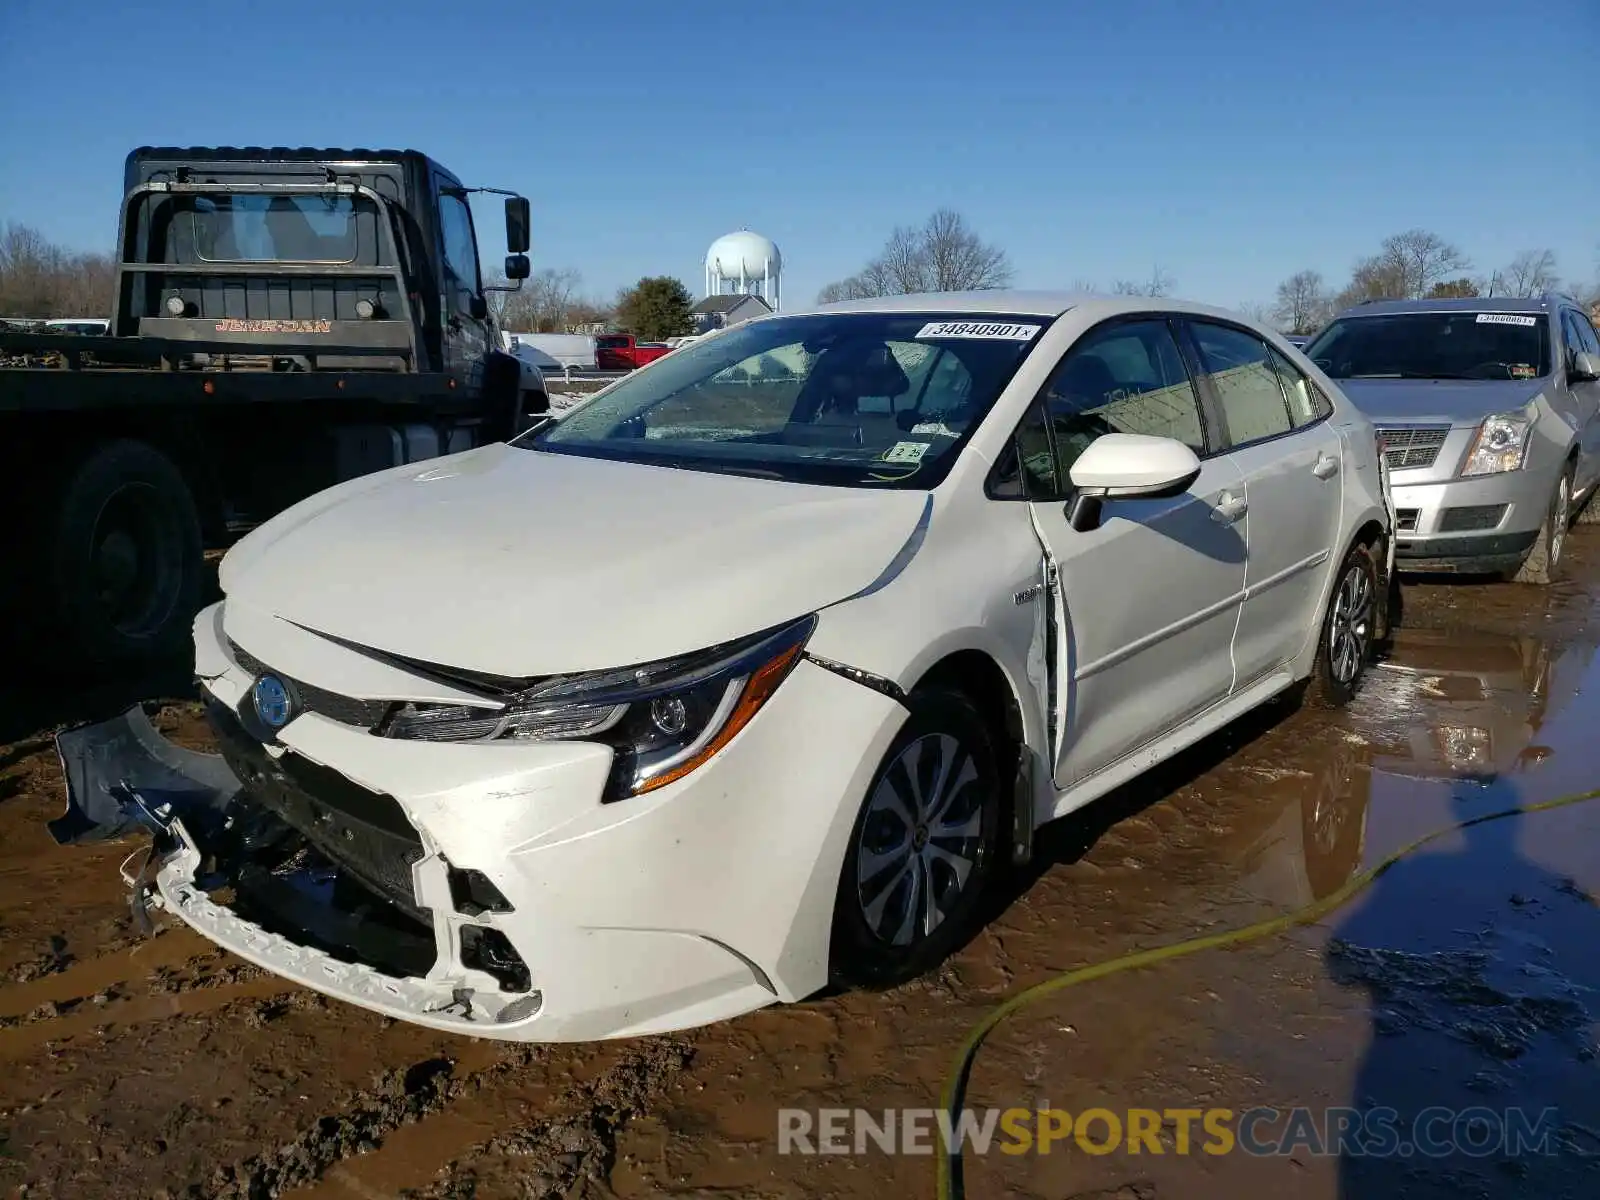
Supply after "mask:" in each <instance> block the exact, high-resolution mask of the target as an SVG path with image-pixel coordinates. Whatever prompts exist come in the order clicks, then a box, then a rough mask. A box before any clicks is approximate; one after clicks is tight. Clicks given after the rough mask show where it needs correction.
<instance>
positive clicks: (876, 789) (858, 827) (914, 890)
mask: <svg viewBox="0 0 1600 1200" xmlns="http://www.w3.org/2000/svg"><path fill="white" fill-rule="evenodd" d="M907 704H908V706H909V708H910V710H911V713H910V716H909V717H908V718H907V720H906V722H905V725H904V726H902V728H901V730H900V732H899V734H898V735H896V737H895V739H894V741H893V742H892V743H891V744H890V746H889V749H888V752H887V753H886V754H885V755H884V758H883V762H882V763H881V764H880V765H879V767H878V770H877V772H876V774H874V776H873V778H872V783H871V785H870V786H869V787H868V788H867V795H866V798H865V800H864V801H863V802H862V805H861V811H860V813H859V814H857V816H856V820H855V824H854V826H853V827H852V829H851V831H850V841H849V843H848V845H847V846H846V849H845V858H844V864H843V866H842V868H841V870H840V873H839V888H838V894H837V896H836V897H835V900H834V919H833V948H832V964H831V965H832V968H833V975H834V978H835V980H836V981H837V982H840V983H844V984H847V985H855V986H858V987H889V986H892V985H894V984H897V983H903V982H905V981H906V980H908V979H912V978H914V977H916V976H917V975H920V974H922V973H923V972H925V971H927V970H929V969H930V968H932V967H934V966H936V965H937V964H938V963H939V962H940V961H942V960H943V959H944V958H945V956H946V955H948V954H949V953H950V952H951V951H952V950H954V949H955V948H956V947H957V946H959V945H960V944H961V943H962V942H963V941H964V940H965V939H966V938H967V937H968V936H970V934H971V933H972V931H973V929H974V928H975V927H976V925H977V924H978V921H979V919H980V911H981V902H982V899H983V895H984V892H985V891H986V890H987V888H988V885H989V883H990V882H991V880H992V879H993V877H994V875H995V873H996V871H997V870H998V869H999V861H1000V858H1001V855H1002V851H1003V850H1004V846H1003V845H1002V843H1001V826H1002V822H1001V815H1002V807H1003V806H1002V797H1003V795H1004V789H1003V787H1002V786H1001V780H1000V772H999V767H998V759H997V756H996V753H995V746H994V743H993V738H992V735H991V734H990V732H989V728H988V726H987V725H986V724H985V723H984V721H983V719H982V718H981V717H980V716H979V715H978V712H977V710H976V709H975V708H974V707H973V704H972V702H971V701H970V700H969V699H967V697H966V696H964V695H962V694H960V693H958V692H954V691H947V690H945V689H942V688H940V689H934V688H930V689H928V690H925V691H918V692H914V693H912V695H911V696H910V697H909V699H908V701H907Z"/></svg>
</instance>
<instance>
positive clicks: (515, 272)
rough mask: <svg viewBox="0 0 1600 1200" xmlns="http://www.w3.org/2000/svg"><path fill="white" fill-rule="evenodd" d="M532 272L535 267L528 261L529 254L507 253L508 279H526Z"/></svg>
mask: <svg viewBox="0 0 1600 1200" xmlns="http://www.w3.org/2000/svg"><path fill="white" fill-rule="evenodd" d="M532 273H533V267H532V265H531V264H530V263H529V262H528V256H527V255H526V254H508V255H506V278H507V279H513V280H515V279H526V278H527V277H528V276H529V275H531V274H532Z"/></svg>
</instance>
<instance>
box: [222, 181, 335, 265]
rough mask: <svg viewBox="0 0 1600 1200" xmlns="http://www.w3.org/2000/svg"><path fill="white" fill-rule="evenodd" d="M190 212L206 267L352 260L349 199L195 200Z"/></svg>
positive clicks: (251, 198)
mask: <svg viewBox="0 0 1600 1200" xmlns="http://www.w3.org/2000/svg"><path fill="white" fill-rule="evenodd" d="M192 213H193V220H194V244H195V250H196V252H197V253H198V254H199V256H200V258H201V259H203V260H204V261H206V262H314V263H348V262H354V261H355V257H356V210H355V204H354V202H353V200H352V198H351V197H349V196H260V195H255V196H196V197H195V198H194V201H193V209H192Z"/></svg>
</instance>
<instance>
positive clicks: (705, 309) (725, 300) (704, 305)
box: [689, 292, 772, 313]
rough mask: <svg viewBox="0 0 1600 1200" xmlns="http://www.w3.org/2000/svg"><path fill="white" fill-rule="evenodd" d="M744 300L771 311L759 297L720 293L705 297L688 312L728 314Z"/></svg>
mask: <svg viewBox="0 0 1600 1200" xmlns="http://www.w3.org/2000/svg"><path fill="white" fill-rule="evenodd" d="M746 300H754V301H755V302H756V303H757V304H759V305H761V307H762V308H764V309H766V310H767V311H768V312H771V311H772V306H771V305H770V304H768V303H767V302H766V301H765V300H763V299H762V298H761V297H760V296H756V295H752V294H750V293H749V292H720V293H718V294H716V295H712V296H707V297H706V298H705V299H704V300H702V301H700V303H699V304H696V305H695V306H694V307H693V308H691V309H690V310H689V311H690V312H692V313H730V312H732V311H733V310H734V309H736V308H738V307H739V306H740V305H741V304H743V303H744V302H745V301H746Z"/></svg>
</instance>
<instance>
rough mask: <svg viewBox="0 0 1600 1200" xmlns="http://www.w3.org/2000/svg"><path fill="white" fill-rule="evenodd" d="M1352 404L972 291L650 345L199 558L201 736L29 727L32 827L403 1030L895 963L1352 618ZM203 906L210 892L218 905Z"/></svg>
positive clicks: (960, 923)
mask: <svg viewBox="0 0 1600 1200" xmlns="http://www.w3.org/2000/svg"><path fill="white" fill-rule="evenodd" d="M1391 529H1392V521H1391V514H1390V511H1389V508H1388V506H1387V504H1386V500H1385V489H1384V483H1383V480H1382V478H1381V476H1380V466H1379V462H1378V455H1377V447H1376V444H1375V438H1374V431H1373V428H1372V426H1371V424H1370V423H1369V422H1368V421H1367V420H1366V419H1365V418H1364V417H1362V416H1361V415H1360V414H1359V413H1358V412H1357V411H1355V410H1354V409H1353V408H1352V407H1351V406H1350V405H1349V403H1348V402H1347V401H1346V400H1345V399H1344V398H1343V396H1342V395H1341V394H1340V392H1339V389H1338V388H1337V386H1336V385H1335V384H1333V383H1332V382H1330V381H1329V380H1328V379H1327V378H1326V377H1325V376H1324V375H1323V374H1322V373H1321V372H1320V371H1319V370H1318V369H1317V368H1316V367H1315V366H1314V365H1312V364H1311V363H1310V362H1309V361H1308V360H1306V359H1305V358H1304V357H1303V356H1301V355H1300V353H1299V352H1298V351H1296V350H1295V349H1293V348H1292V347H1291V346H1289V344H1288V343H1287V342H1286V341H1284V339H1282V338H1281V337H1279V336H1278V335H1277V334H1274V333H1271V332H1269V331H1267V330H1265V329H1264V328H1262V327H1261V326H1259V325H1257V324H1253V323H1251V322H1250V321H1248V320H1246V319H1244V318H1242V317H1240V316H1237V315H1235V314H1231V313H1228V312H1224V311H1220V310H1217V309H1211V308H1205V307H1200V306H1197V305H1192V304H1185V303H1178V302H1171V301H1165V300H1152V299H1145V298H1134V297H1122V298H1104V297H1083V296H1067V295H1053V294H1031V293H1010V292H981V293H972V294H953V295H952V294H945V295H932V296H899V297H893V298H889V299H882V300H868V301H859V302H851V303H846V304H841V305H834V306H830V307H825V308H821V309H818V310H815V311H812V312H807V313H800V314H788V313H785V314H782V315H774V316H771V317H766V318H763V319H760V320H754V321H750V322H748V323H746V324H743V325H740V326H738V327H737V328H734V329H731V330H728V331H726V332H723V333H721V334H719V335H718V336H717V337H714V338H709V339H707V340H705V341H704V342H701V343H698V344H695V345H690V346H686V347H684V348H683V349H681V350H679V351H677V352H676V353H674V354H672V355H670V356H668V357H666V358H663V359H661V360H660V361H659V362H657V363H655V364H653V365H651V366H650V367H648V368H646V369H644V370H641V371H639V372H637V373H636V374H633V375H630V376H629V377H627V378H625V379H622V380H620V381H618V382H617V383H615V384H613V385H612V386H610V387H609V388H607V389H605V390H604V391H602V392H600V393H598V394H596V395H595V396H594V397H593V398H591V399H589V400H587V401H586V402H584V403H581V404H579V405H578V406H576V407H574V408H572V409H571V410H569V411H567V412H565V413H563V414H561V415H560V416H559V417H558V418H556V419H552V420H548V421H546V422H545V423H544V424H542V425H541V426H540V427H538V428H536V429H533V430H530V431H529V432H527V433H525V434H523V435H522V436H521V437H519V438H517V439H516V440H514V441H512V442H510V443H504V444H497V445H493V446H487V447H483V448H479V449H476V450H472V451H468V452H466V453H464V454H459V455H455V456H453V457H450V458H446V459H441V460H433V461H430V462H427V463H424V464H416V465H410V466H405V467H400V468H396V469H394V470H389V471H384V472H380V473H377V474H373V475H369V476H366V477H364V478H361V479H357V480H354V481H351V482H348V483H345V484H341V485H340V486H338V487H335V488H332V489H330V490H328V491H326V492H323V493H321V494H319V495H317V496H314V497H312V498H311V499H309V500H306V501H304V502H303V503H301V504H298V505H296V506H295V507H294V508H291V509H289V510H288V511H286V512H284V513H283V514H282V515H280V516H278V517H277V518H276V519H274V520H272V521H270V522H268V523H267V524H266V525H264V526H262V527H261V528H259V529H257V530H256V531H255V532H253V533H251V534H250V535H249V536H247V537H246V538H245V539H244V540H243V541H241V542H240V543H239V544H238V545H237V546H236V547H235V548H234V549H233V550H232V551H231V552H230V553H229V554H228V555H227V557H226V559H225V560H224V562H223V565H222V571H221V583H222V587H223V591H224V594H225V599H224V600H223V601H222V602H220V603H218V604H215V605H213V606H212V607H210V608H208V609H206V610H205V611H204V612H202V613H201V614H200V616H199V618H198V619H197V621H196V623H195V662H196V670H197V673H198V675H199V678H200V683H201V687H202V690H203V694H204V697H205V700H206V703H207V707H208V711H209V715H210V719H211V722H212V725H213V727H214V729H215V731H216V734H217V736H218V740H219V742H220V744H221V746H222V748H223V760H222V761H218V760H216V759H212V758H207V757H205V756H199V755H193V754H191V753H190V752H187V751H181V750H179V749H177V748H176V747H173V746H171V745H169V744H167V743H164V742H163V741H162V740H161V739H159V738H158V737H156V735H155V734H154V732H153V731H152V730H150V728H149V726H148V724H147V723H145V722H144V721H143V718H142V716H141V715H140V714H139V711H138V710H137V709H135V710H131V711H130V713H128V714H124V716H123V717H122V718H118V719H117V720H115V721H113V722H109V723H106V724H103V725H100V726H90V727H86V728H83V729H79V730H76V731H72V732H70V733H67V734H63V735H62V736H61V738H60V739H59V744H60V747H61V751H62V756H63V760H64V762H65V763H66V765H67V770H68V778H69V786H68V793H69V808H68V813H67V815H66V816H65V817H63V818H62V819H61V820H59V821H57V822H55V823H54V825H53V829H54V830H55V832H56V834H57V837H58V838H59V839H60V840H63V841H66V840H73V839H75V838H79V837H90V836H95V835H96V833H97V832H98V833H105V832H108V831H115V830H118V829H125V828H127V827H128V825H129V822H130V821H132V820H133V819H137V820H138V821H140V822H141V823H143V824H145V825H147V826H150V827H152V828H154V829H155V830H156V831H157V836H156V839H155V843H154V851H153V853H152V855H151V859H150V861H149V862H148V863H147V864H146V866H145V869H144V870H143V871H142V872H140V873H139V875H138V877H137V878H136V879H135V880H134V882H135V887H136V889H137V891H138V894H139V895H141V896H144V897H148V899H149V900H150V901H151V902H154V903H156V904H158V905H160V906H161V907H164V908H165V909H167V910H169V911H170V912H172V913H175V914H176V915H177V916H178V917H181V918H182V919H183V920H185V921H187V922H188V923H189V924H190V925H192V926H194V927H195V928H196V929H198V930H199V931H200V932H201V933H202V934H204V935H205V936H207V937H209V938H211V939H213V940H214V941H216V942H218V943H220V944H221V945H224V946H226V947H228V948H229V949H231V950H233V951H235V952H236V953H238V954H239V955H241V956H243V957H244V958H247V959H250V960H252V961H254V962H256V963H258V964H260V965H261V966H263V967H266V968H268V969H269V970H272V971H276V972H279V973H281V974H283V975H285V976H288V977H290V978H292V979H295V980H298V981H299V982H301V983H304V984H305V985H307V986H309V987H312V988H316V989H318V990H320V991H322V992H325V993H327V994H329V995H332V996H336V997H340V998H343V999H345V1000H348V1001H351V1002H354V1003H356V1004H360V1005H364V1006H366V1007H368V1008H371V1009H375V1010H377V1011H380V1012H383V1013H387V1014H389V1015H391V1016H394V1017H398V1018H401V1019H404V1020H409V1021H414V1022H418V1023H420V1024H423V1025H428V1026H433V1027H435V1028H440V1029H448V1030H453V1031H457V1032H462V1033H469V1034H476V1035H480V1036H486V1037H498V1038H513V1039H525V1040H536V1041H559V1040H576V1039H590V1038H603V1037H620V1036H628V1035H637V1034H645V1033H651V1032H657V1031H662V1030H671V1029H681V1028H685V1027H690V1026H695V1025H700V1024H703V1023H705V1022H709V1021H714V1020H719V1019H723V1018H727V1017H732V1016H734V1015H736V1014H739V1013H743V1012H746V1011H749V1010H751V1009H754V1008H757V1007H760V1006H762V1005H766V1004H770V1003H772V1002H774V1001H794V1000H798V999H801V998H803V997H805V996H807V995H809V994H811V993H813V992H816V991H817V990H818V989H820V988H822V987H824V986H825V985H827V984H828V983H829V982H830V981H844V982H849V983H855V984H863V985H881V984H888V983H892V982H895V981H899V980H904V979H906V978H908V977H910V976H912V975H915V974H916V973H918V972H921V971H924V970H926V969H927V968H928V967H929V966H931V965H932V964H934V963H936V962H937V961H938V960H939V959H940V958H941V957H942V956H944V955H946V954H947V953H949V952H950V950H951V949H952V948H954V947H955V946H957V945H958V944H959V943H960V942H961V941H962V940H963V939H964V938H966V937H968V936H970V934H971V933H972V931H973V928H974V926H975V924H976V923H977V922H978V920H979V919H980V917H979V914H980V912H981V911H982V910H981V908H980V905H979V900H980V896H981V893H982V892H983V890H984V888H985V886H986V885H988V884H989V883H990V882H991V881H992V880H993V879H994V878H995V876H996V875H997V873H998V872H1000V871H1001V870H1002V869H1003V868H1004V866H1005V865H1006V864H1007V863H1008V862H1014V861H1021V860H1024V859H1026V858H1027V856H1028V855H1029V853H1030V851H1031V846H1032V840H1033V839H1032V833H1033V830H1034V828H1035V827H1036V826H1037V825H1039V824H1040V823H1042V822H1045V821H1048V820H1051V819H1053V818H1056V817H1060V816H1062V815H1063V814H1066V813H1069V812H1071V811H1072V810H1074V809H1076V808H1078V807H1079V806H1081V805H1084V804H1086V803H1089V802H1090V801H1092V800H1094V799H1095V798H1096V797H1098V796H1100V795H1102V794H1103V793H1105V792H1107V791H1108V790H1109V789H1111V788H1113V787H1115V786H1116V785H1118V784H1120V783H1122V782H1124V781H1126V780H1128V779H1130V778H1132V777H1134V776H1136V775H1138V774H1139V773H1140V772H1142V771H1145V770H1147V769H1148V768H1149V767H1151V766H1152V765H1153V764H1155V763H1157V762H1159V761H1161V760H1162V759H1164V758H1167V757H1168V756H1170V755H1172V754H1173V753H1175V752H1176V751H1178V750H1179V749H1181V748H1182V747H1184V746H1186V745H1188V744H1190V743H1192V742H1194V741H1196V740H1197V739H1199V738H1201V737H1202V736H1204V735H1206V734H1208V733H1210V732H1211V731H1213V730H1215V729H1217V728H1219V727H1220V726H1222V725H1224V724H1226V723H1227V722H1229V721H1231V720H1232V719H1234V718H1235V717H1237V716H1239V715H1240V714H1241V713H1244V712H1245V711H1246V710H1248V709H1251V708H1253V707H1255V706H1257V705H1259V704H1261V703H1262V702H1263V701H1265V700H1267V699H1268V698H1269V697H1272V696H1275V695H1277V694H1279V693H1281V692H1284V691H1285V690H1287V689H1290V688H1293V687H1296V686H1297V685H1301V684H1304V683H1306V682H1307V681H1309V683H1310V684H1311V686H1312V687H1313V688H1314V689H1315V691H1316V692H1318V693H1320V694H1321V695H1322V696H1323V697H1325V698H1326V699H1328V700H1331V701H1333V702H1341V701H1343V700H1346V699H1348V698H1349V697H1350V695H1351V694H1352V693H1353V691H1354V690H1355V688H1356V686H1357V684H1358V682H1359V681H1360V679H1361V677H1362V672H1363V670H1364V668H1365V666H1366V663H1367V661H1368V657H1369V649H1370V647H1371V645H1372V642H1373V639H1374V638H1375V637H1376V636H1378V635H1379V634H1381V632H1382V630H1383V625H1384V621H1385V615H1384V598H1385V596H1386V595H1387V591H1386V576H1387V564H1388V562H1389V542H1390V532H1391ZM224 900H226V902H224Z"/></svg>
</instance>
